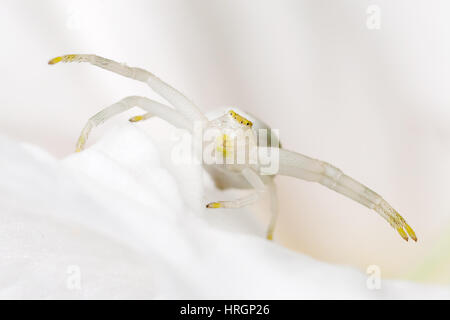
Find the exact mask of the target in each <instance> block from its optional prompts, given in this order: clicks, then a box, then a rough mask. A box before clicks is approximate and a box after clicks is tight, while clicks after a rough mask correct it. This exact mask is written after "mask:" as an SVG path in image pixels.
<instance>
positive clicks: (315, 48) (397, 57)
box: [0, 0, 450, 283]
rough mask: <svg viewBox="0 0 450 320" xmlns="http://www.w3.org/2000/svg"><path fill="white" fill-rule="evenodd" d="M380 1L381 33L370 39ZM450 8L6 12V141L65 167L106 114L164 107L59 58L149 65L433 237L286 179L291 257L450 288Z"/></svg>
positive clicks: (45, 5) (116, 7) (284, 206)
mask: <svg viewBox="0 0 450 320" xmlns="http://www.w3.org/2000/svg"><path fill="white" fill-rule="evenodd" d="M372 4H375V5H378V6H379V7H380V9H381V29H380V30H369V29H368V28H367V27H366V19H367V13H366V10H367V7H368V6H369V5H372ZM449 10H450V4H449V3H448V1H399V0H397V1H387V0H386V1H350V0H348V1H317V0H314V1H313V0H311V1H260V0H258V1H257V0H253V1H248V0H243V1H242V0H239V1H238V0H234V1H233V0H232V1H211V0H209V1H196V0H192V1H81V0H77V1H31V0H30V1H6V0H1V2H0V30H1V31H0V36H1V43H2V45H1V46H2V49H1V62H0V85H1V94H0V106H1V107H0V133H2V134H6V135H7V136H10V137H13V138H15V139H17V140H20V141H27V142H30V143H33V144H36V145H38V146H41V147H43V148H44V149H46V150H48V151H49V152H50V153H52V154H54V155H56V156H58V157H65V156H67V155H69V154H70V153H71V152H73V150H74V144H75V141H76V139H77V137H78V134H79V131H80V130H81V128H82V127H83V125H84V124H85V121H86V120H87V119H88V118H89V117H90V116H91V115H93V114H94V113H96V112H97V111H99V110H100V109H101V108H102V107H106V106H107V105H110V104H112V103H114V102H115V101H117V100H119V99H121V98H123V97H125V96H128V95H134V94H140V95H147V96H149V97H152V98H156V95H154V94H153V93H152V92H150V90H149V89H148V88H147V87H145V86H144V85H143V84H140V83H136V82H133V81H131V80H129V79H124V78H121V77H119V76H117V75H113V74H111V73H107V72H105V71H102V70H99V69H98V68H94V67H91V66H88V65H61V66H60V65H58V66H54V67H49V66H48V65H47V61H48V60H49V59H50V58H52V57H54V56H56V55H60V54H65V53H95V54H98V55H102V56H105V57H108V58H112V59H115V60H118V61H123V62H127V63H128V64H129V65H133V66H140V67H143V68H146V69H148V70H150V71H152V72H153V73H155V74H156V75H158V76H159V77H161V78H162V79H164V80H165V81H167V82H168V83H170V84H171V85H173V86H174V87H176V88H178V89H179V90H181V91H182V92H184V93H185V94H186V95H187V96H189V97H190V98H191V99H192V100H194V101H195V102H196V103H197V104H198V105H199V107H200V108H201V109H202V110H204V111H208V110H212V109H213V108H214V107H217V106H224V105H235V106H238V107H239V108H241V109H245V110H247V111H249V112H251V113H254V114H255V115H257V116H259V117H260V118H262V119H264V120H266V121H267V122H268V123H269V124H270V125H271V126H272V127H274V128H279V129H280V134H281V138H282V140H283V143H284V146H285V147H286V148H289V149H292V150H296V151H298V152H301V153H304V154H307V155H309V156H312V157H316V158H320V159H323V160H325V161H328V162H330V163H333V164H334V165H336V166H338V167H339V168H341V169H342V170H344V171H345V172H346V173H347V174H349V175H350V176H352V177H354V178H356V179H357V180H359V181H361V182H363V183H364V184H366V185H368V186H369V187H371V188H372V189H374V190H375V191H376V192H378V193H380V194H381V195H382V196H384V197H385V198H386V199H387V200H388V201H389V202H390V203H391V204H392V205H393V206H394V207H395V208H396V209H397V210H398V211H399V212H400V213H401V214H402V215H403V216H404V217H405V218H406V219H407V220H408V222H410V224H411V225H412V226H413V227H414V229H415V230H416V233H417V235H418V237H419V242H418V243H406V242H404V241H403V240H402V239H401V238H400V237H399V236H398V235H397V234H396V233H395V232H394V231H393V230H392V229H391V228H390V227H389V226H388V225H387V224H386V223H385V221H383V220H382V219H380V218H379V217H378V216H376V214H375V213H374V212H370V211H368V210H367V209H366V208H364V207H362V206H360V205H358V204H356V203H354V202H352V201H351V200H349V199H346V198H344V197H342V196H340V195H337V194H335V193H334V192H332V191H330V190H327V189H325V188H323V187H322V186H319V185H315V184H311V183H307V182H302V181H296V180H293V179H290V178H279V179H278V185H279V192H278V194H279V199H280V202H281V205H280V212H281V214H280V222H279V225H278V228H277V231H276V234H275V235H276V241H277V242H278V243H279V244H281V245H283V246H286V247H289V248H292V249H294V250H298V251H300V252H303V253H306V254H308V255H310V256H312V257H314V258H317V259H319V260H323V261H328V262H333V263H340V264H347V265H352V266H356V267H358V268H360V269H361V270H365V269H366V268H367V266H369V265H373V264H375V265H378V266H380V268H381V270H382V274H383V276H386V277H395V278H402V279H414V280H420V281H433V282H440V283H450V236H449V232H450V203H449V201H448V199H449V190H450V182H449V181H450V168H449V160H450V126H449V124H450V108H449V102H450V101H449V100H450V99H449V94H448V84H449V83H450V63H449V57H450V22H449V19H448V12H449ZM126 119H127V115H124V116H121V117H118V118H117V119H115V120H112V123H110V124H106V125H105V126H104V128H102V129H99V130H97V131H95V133H93V135H92V138H93V139H92V140H91V141H90V142H89V145H92V143H94V142H95V141H96V140H97V138H98V137H100V136H102V134H104V132H105V131H106V130H107V129H108V128H111V126H113V125H114V123H116V124H118V123H121V122H124V121H126ZM0 152H5V150H0ZM263 205H264V204H263V203H262V204H260V205H259V206H258V205H256V206H255V207H254V208H253V210H254V211H255V212H256V211H258V208H261V207H262V206H263Z"/></svg>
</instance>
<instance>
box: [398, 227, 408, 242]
mask: <svg viewBox="0 0 450 320" xmlns="http://www.w3.org/2000/svg"><path fill="white" fill-rule="evenodd" d="M397 232H398V233H399V234H400V236H401V237H402V238H403V239H405V241H408V236H407V235H406V232H405V230H403V228H402V227H398V228H397Z"/></svg>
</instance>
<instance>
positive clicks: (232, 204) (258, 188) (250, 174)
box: [206, 168, 277, 240]
mask: <svg viewBox="0 0 450 320" xmlns="http://www.w3.org/2000/svg"><path fill="white" fill-rule="evenodd" d="M242 175H243V176H244V177H245V178H246V179H247V181H248V182H249V183H250V185H251V186H252V187H253V188H254V189H255V190H254V191H253V192H252V193H251V194H249V195H248V196H246V197H243V198H239V199H236V200H231V201H216V202H211V203H208V204H207V205H206V207H207V208H211V209H215V208H234V209H236V208H242V207H246V206H249V205H252V204H254V203H255V202H256V201H257V200H258V198H259V196H260V194H262V193H263V192H265V191H266V190H267V187H266V185H265V184H264V182H263V181H262V180H261V178H260V176H259V175H258V174H257V173H256V172H255V171H253V170H252V169H250V168H246V169H244V170H243V171H242ZM269 191H270V192H271V195H272V198H271V201H272V206H271V218H270V223H269V227H268V230H267V239H269V240H272V239H273V231H274V229H275V223H276V218H277V216H276V214H277V203H276V194H275V184H274V183H273V181H270V182H269Z"/></svg>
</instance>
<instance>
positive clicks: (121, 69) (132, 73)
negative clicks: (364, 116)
mask: <svg viewBox="0 0 450 320" xmlns="http://www.w3.org/2000/svg"><path fill="white" fill-rule="evenodd" d="M75 61H76V62H88V63H91V64H93V65H95V66H97V67H100V68H103V69H106V70H109V71H112V72H114V73H117V74H120V75H122V76H125V77H128V78H131V79H134V80H138V81H142V82H145V83H147V84H148V85H149V86H150V87H151V88H152V89H153V90H154V91H155V92H157V93H159V94H160V95H161V96H162V97H163V98H164V99H165V100H167V101H168V102H169V103H170V104H172V105H173V107H174V108H175V109H173V108H170V107H169V106H167V105H164V104H161V103H159V102H156V101H153V100H150V99H148V98H145V97H137V96H131V97H126V98H124V99H122V100H120V101H119V102H117V103H115V104H113V105H111V106H109V107H107V108H105V109H103V110H102V111H100V112H99V113H97V114H96V115H94V116H93V117H92V118H90V119H89V121H88V123H87V124H86V126H85V127H84V129H83V131H82V132H81V135H80V138H79V139H78V143H77V149H76V150H77V151H81V150H82V149H83V147H84V144H85V142H86V139H87V137H88V134H89V132H90V131H91V129H92V128H94V127H95V126H97V125H99V124H101V123H103V122H104V121H105V120H107V119H109V118H111V117H112V116H114V115H116V114H119V113H121V112H124V111H126V110H129V109H131V108H133V107H140V108H142V109H144V110H146V113H145V114H143V115H138V116H135V117H133V118H131V119H130V121H131V122H136V121H141V120H145V119H148V118H150V117H151V116H158V117H160V118H162V119H163V120H166V121H167V122H169V123H171V124H172V125H174V126H176V127H178V128H183V129H187V130H190V131H191V132H192V131H194V130H193V127H194V124H195V123H198V122H199V123H200V124H201V127H202V128H206V130H207V131H208V130H211V131H215V135H216V136H215V137H214V138H213V139H212V140H211V141H213V143H212V144H210V146H212V150H214V152H213V153H215V154H216V155H219V156H220V157H222V158H225V159H227V160H233V159H236V158H237V156H239V153H238V152H237V150H238V147H239V146H244V147H246V149H247V150H254V149H258V153H259V150H261V151H262V152H263V153H264V152H266V151H267V148H266V147H265V146H272V148H275V149H272V150H274V151H275V152H274V154H278V157H277V159H276V160H277V163H278V165H279V167H278V168H279V170H278V171H276V172H273V173H270V174H267V173H263V172H260V171H259V170H258V168H259V166H258V165H256V166H254V165H252V164H251V163H250V162H244V163H242V164H231V165H225V166H224V165H223V164H220V165H216V164H213V165H211V166H209V167H208V166H205V168H206V169H208V168H209V169H214V170H211V171H209V172H210V173H211V174H212V177H213V179H214V180H215V182H216V185H218V186H219V187H223V188H228V187H232V188H253V189H254V190H255V192H253V193H252V194H250V195H248V196H246V197H243V198H240V199H235V200H231V201H217V202H211V203H209V204H208V205H207V206H206V207H207V208H241V207H244V206H248V205H250V204H252V203H255V202H256V200H257V199H258V197H259V195H261V194H263V193H265V192H266V191H268V194H269V195H270V197H271V204H272V205H271V213H272V215H271V220H270V224H269V228H268V230H267V238H268V239H272V235H273V231H274V229H275V222H276V218H277V205H276V197H275V184H274V181H273V180H274V179H273V178H274V176H275V174H277V175H285V176H290V177H295V178H298V179H302V180H307V181H312V182H317V183H320V184H322V185H324V186H325V187H327V188H329V189H332V190H334V191H336V192H338V193H340V194H342V195H344V196H346V197H348V198H350V199H352V200H354V201H357V202H358V203H360V204H362V205H364V206H366V207H367V208H369V209H372V210H374V211H375V212H377V213H378V214H379V215H380V216H381V217H382V218H383V219H385V220H386V221H387V222H388V223H389V224H390V225H391V226H392V227H393V228H394V229H396V230H397V232H398V233H399V234H400V236H401V237H402V238H403V239H405V240H406V241H408V236H409V237H410V238H411V239H413V240H414V241H417V237H416V234H415V233H414V231H413V229H412V228H411V227H410V226H409V225H408V224H407V223H406V221H405V219H403V217H402V216H400V214H399V213H398V212H397V211H395V210H394V208H392V207H391V205H390V204H389V203H387V202H386V200H384V199H383V198H382V197H381V196H380V195H379V194H377V193H375V192H374V191H372V190H370V189H369V188H367V187H366V186H364V185H363V184H361V183H359V182H358V181H356V180H355V179H353V178H351V177H349V176H348V175H346V174H345V173H343V172H342V171H341V170H340V169H338V168H336V167H334V166H333V165H331V164H329V163H327V162H324V161H321V160H318V159H313V158H310V157H308V156H305V155H302V154H300V153H298V152H294V151H289V150H286V149H284V148H283V147H282V146H281V144H280V143H279V140H278V136H274V137H272V135H268V136H267V138H264V137H263V138H260V136H259V132H260V131H261V129H265V130H269V131H270V130H271V129H270V128H269V127H268V126H267V125H266V124H264V122H263V121H261V120H259V119H258V118H253V119H252V120H253V121H250V120H248V119H247V118H245V117H243V116H242V115H240V114H238V113H237V112H235V111H233V110H228V111H227V113H226V114H223V113H221V115H220V116H219V117H218V118H211V119H209V118H207V117H206V116H205V115H204V114H203V113H202V112H201V111H200V110H199V109H198V108H197V106H196V105H195V104H194V103H193V102H192V101H191V100H189V99H187V98H186V97H185V96H184V95H183V94H181V93H180V92H179V91H177V90H176V89H174V88H172V87H171V86H169V85H168V84H167V83H165V82H163V81H162V80H161V79H159V78H158V77H156V76H155V75H153V74H152V73H150V72H148V71H147V70H144V69H141V68H133V67H129V66H127V65H125V64H123V63H118V62H116V61H113V60H109V59H105V58H103V57H99V56H96V55H92V54H71V55H65V56H60V57H56V58H54V59H52V60H50V61H49V64H56V63H58V62H75ZM241 114H243V113H242V112H241ZM257 131H258V137H257V136H256V132H257ZM242 134H243V135H244V136H245V137H246V139H245V140H241V141H244V142H241V145H239V139H237V138H238V137H239V136H240V135H242ZM268 137H270V139H269V138H268ZM257 138H258V139H257ZM272 138H275V140H272ZM236 141H238V142H237V143H236ZM265 142H267V143H265ZM252 148H253V149H252ZM241 155H242V153H241ZM246 155H247V153H246ZM261 163H262V164H263V162H261ZM216 169H219V170H216ZM216 173H217V174H216Z"/></svg>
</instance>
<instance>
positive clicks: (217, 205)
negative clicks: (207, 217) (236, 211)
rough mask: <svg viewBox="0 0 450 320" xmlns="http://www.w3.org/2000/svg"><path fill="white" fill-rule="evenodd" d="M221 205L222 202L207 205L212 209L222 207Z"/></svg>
mask: <svg viewBox="0 0 450 320" xmlns="http://www.w3.org/2000/svg"><path fill="white" fill-rule="evenodd" d="M221 206H222V205H221V204H220V202H211V203H208V204H207V205H206V207H207V208H212V209H217V208H220V207H221Z"/></svg>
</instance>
